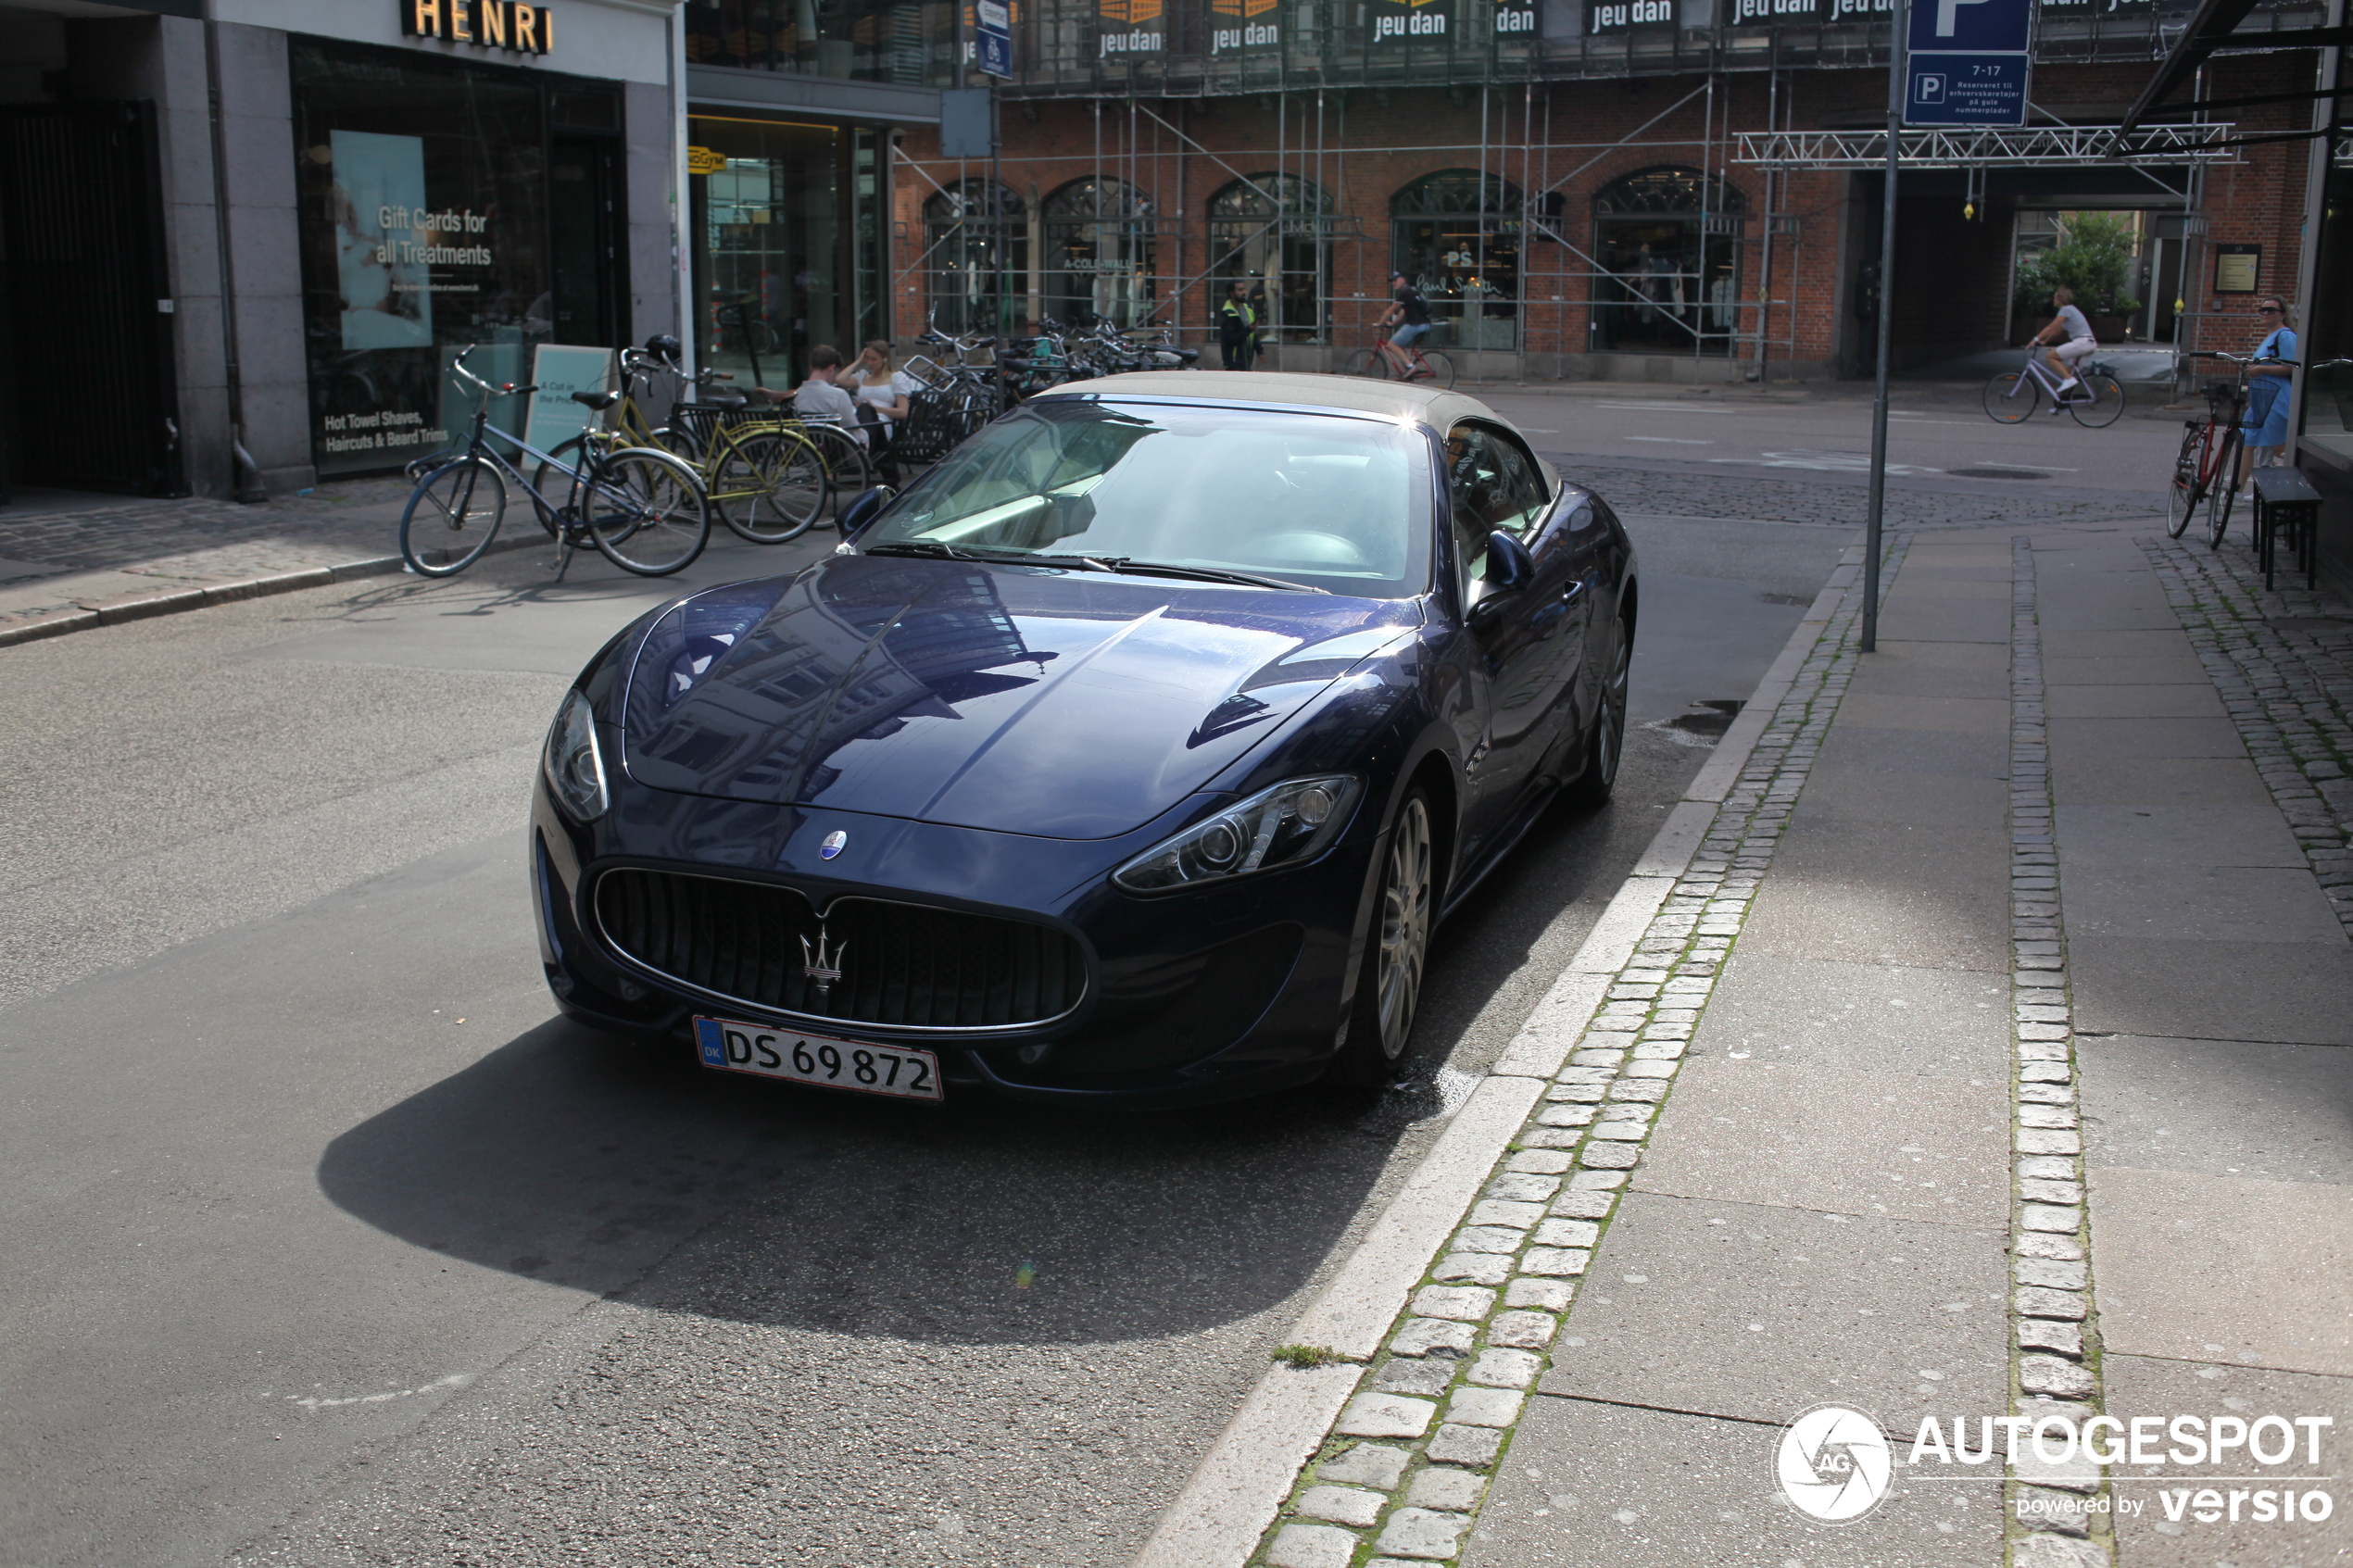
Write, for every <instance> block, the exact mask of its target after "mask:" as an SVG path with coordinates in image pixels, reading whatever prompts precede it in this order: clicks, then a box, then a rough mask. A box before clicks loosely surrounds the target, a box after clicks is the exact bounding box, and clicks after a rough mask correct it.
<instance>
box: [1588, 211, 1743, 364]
mask: <svg viewBox="0 0 2353 1568" xmlns="http://www.w3.org/2000/svg"><path fill="white" fill-rule="evenodd" d="M1747 210H1748V198H1747V197H1746V196H1744V195H1743V194H1741V192H1740V189H1739V188H1738V187H1737V186H1733V185H1729V184H1727V183H1725V182H1723V181H1722V180H1720V179H1718V178H1717V177H1716V176H1714V175H1711V174H1708V173H1706V172H1705V171H1704V170H1701V169H1686V168H1680V167H1667V168H1660V169H1642V171H1640V172H1639V173H1634V174H1629V175H1628V176H1626V178H1625V179H1623V180H1619V181H1617V182H1613V183H1611V184H1609V185H1606V186H1604V187H1603V188H1602V190H1601V191H1600V193H1599V194H1596V195H1595V196H1594V197H1593V256H1594V259H1596V260H1597V261H1599V262H1600V263H1601V267H1602V270H1603V271H1604V272H1606V273H1608V274H1610V276H1607V277H1602V278H1596V279H1594V280H1593V301H1594V309H1593V327H1594V332H1593V336H1594V346H1595V347H1597V348H1604V349H1665V350H1668V351H1671V352H1674V353H1680V354H1690V353H1692V352H1693V351H1694V350H1695V349H1696V350H1697V351H1698V352H1700V353H1705V354H1730V353H1731V352H1733V350H1734V348H1735V347H1736V345H1737V342H1738V338H1739V327H1740V310H1739V307H1738V301H1739V299H1740V231H1741V223H1742V220H1743V215H1744V214H1745V213H1746V212H1747Z"/></svg>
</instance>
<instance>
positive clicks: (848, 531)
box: [834, 484, 1526, 554]
mask: <svg viewBox="0 0 2353 1568" xmlns="http://www.w3.org/2000/svg"><path fill="white" fill-rule="evenodd" d="M898 494H899V492H898V491H896V490H893V489H892V488H891V487H890V486H889V485H887V484H877V485H875V487H874V488H873V489H872V490H869V491H867V492H866V493H865V494H864V495H861V496H859V497H858V498H857V499H856V500H854V501H852V502H850V503H849V505H848V506H846V507H844V508H842V509H841V511H840V513H839V515H837V517H836V518H835V519H834V521H835V522H836V523H837V525H838V526H839V527H840V529H841V536H842V537H843V538H844V539H849V538H854V537H856V535H857V534H858V533H859V531H860V530H862V529H863V528H864V527H865V526H866V525H867V524H868V523H871V522H873V521H875V519H876V518H878V517H880V516H882V509H883V508H885V507H887V506H888V505H890V503H891V501H892V500H893V499H894V498H896V497H897V495H898ZM1521 553H1522V554H1525V553H1526V552H1525V551H1523V552H1521Z"/></svg>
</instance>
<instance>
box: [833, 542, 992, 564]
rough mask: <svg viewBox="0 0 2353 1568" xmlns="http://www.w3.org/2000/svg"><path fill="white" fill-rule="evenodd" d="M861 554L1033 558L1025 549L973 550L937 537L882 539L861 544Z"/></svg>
mask: <svg viewBox="0 0 2353 1568" xmlns="http://www.w3.org/2000/svg"><path fill="white" fill-rule="evenodd" d="M858 553H859V554H860V555H862V556H928V557H930V558H932V559H934V560H977V561H991V562H1002V561H1016V562H1018V561H1026V560H1030V559H1033V557H1032V556H1031V555H1030V553H1029V552H1028V551H1027V550H975V549H971V548H969V547H967V546H963V545H950V544H945V543H943V542H942V541H940V540H937V539H884V540H880V541H877V542H876V543H875V544H872V545H861V546H858Z"/></svg>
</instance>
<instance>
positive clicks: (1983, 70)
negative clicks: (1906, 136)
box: [1904, 54, 2026, 125]
mask: <svg viewBox="0 0 2353 1568" xmlns="http://www.w3.org/2000/svg"><path fill="white" fill-rule="evenodd" d="M1906 67H1907V69H1906V73H1905V74H1906V84H1905V90H1904V122H1905V123H1906V125H2024V124H2025V123H2026V56H2024V55H2022V54H2021V55H1914V56H1911V57H1910V59H1909V60H1908V61H1906Z"/></svg>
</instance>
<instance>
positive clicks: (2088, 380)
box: [2067, 376, 2124, 430]
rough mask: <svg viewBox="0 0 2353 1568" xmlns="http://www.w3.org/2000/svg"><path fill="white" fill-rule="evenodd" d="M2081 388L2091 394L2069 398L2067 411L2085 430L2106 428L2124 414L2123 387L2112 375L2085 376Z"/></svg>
mask: <svg viewBox="0 0 2353 1568" xmlns="http://www.w3.org/2000/svg"><path fill="white" fill-rule="evenodd" d="M2083 390H2084V391H2086V392H2088V393H2090V394H2091V396H2090V397H2089V398H2087V399H2082V400H2076V399H2070V401H2069V403H2068V405H2067V411H2068V412H2069V413H2070V414H2072V415H2073V416H2075V422H2076V423H2077V424H2079V425H2082V427H2083V428H2084V429H2086V430H2106V429H2107V428H2108V426H2110V425H2112V424H2114V423H2115V422H2116V421H2117V420H2120V419H2121V418H2122V417H2123V415H2124V388H2123V387H2121V386H2120V385H2119V384H2117V380H2116V378H2115V377H2114V376H2085V377H2084V378H2083Z"/></svg>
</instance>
